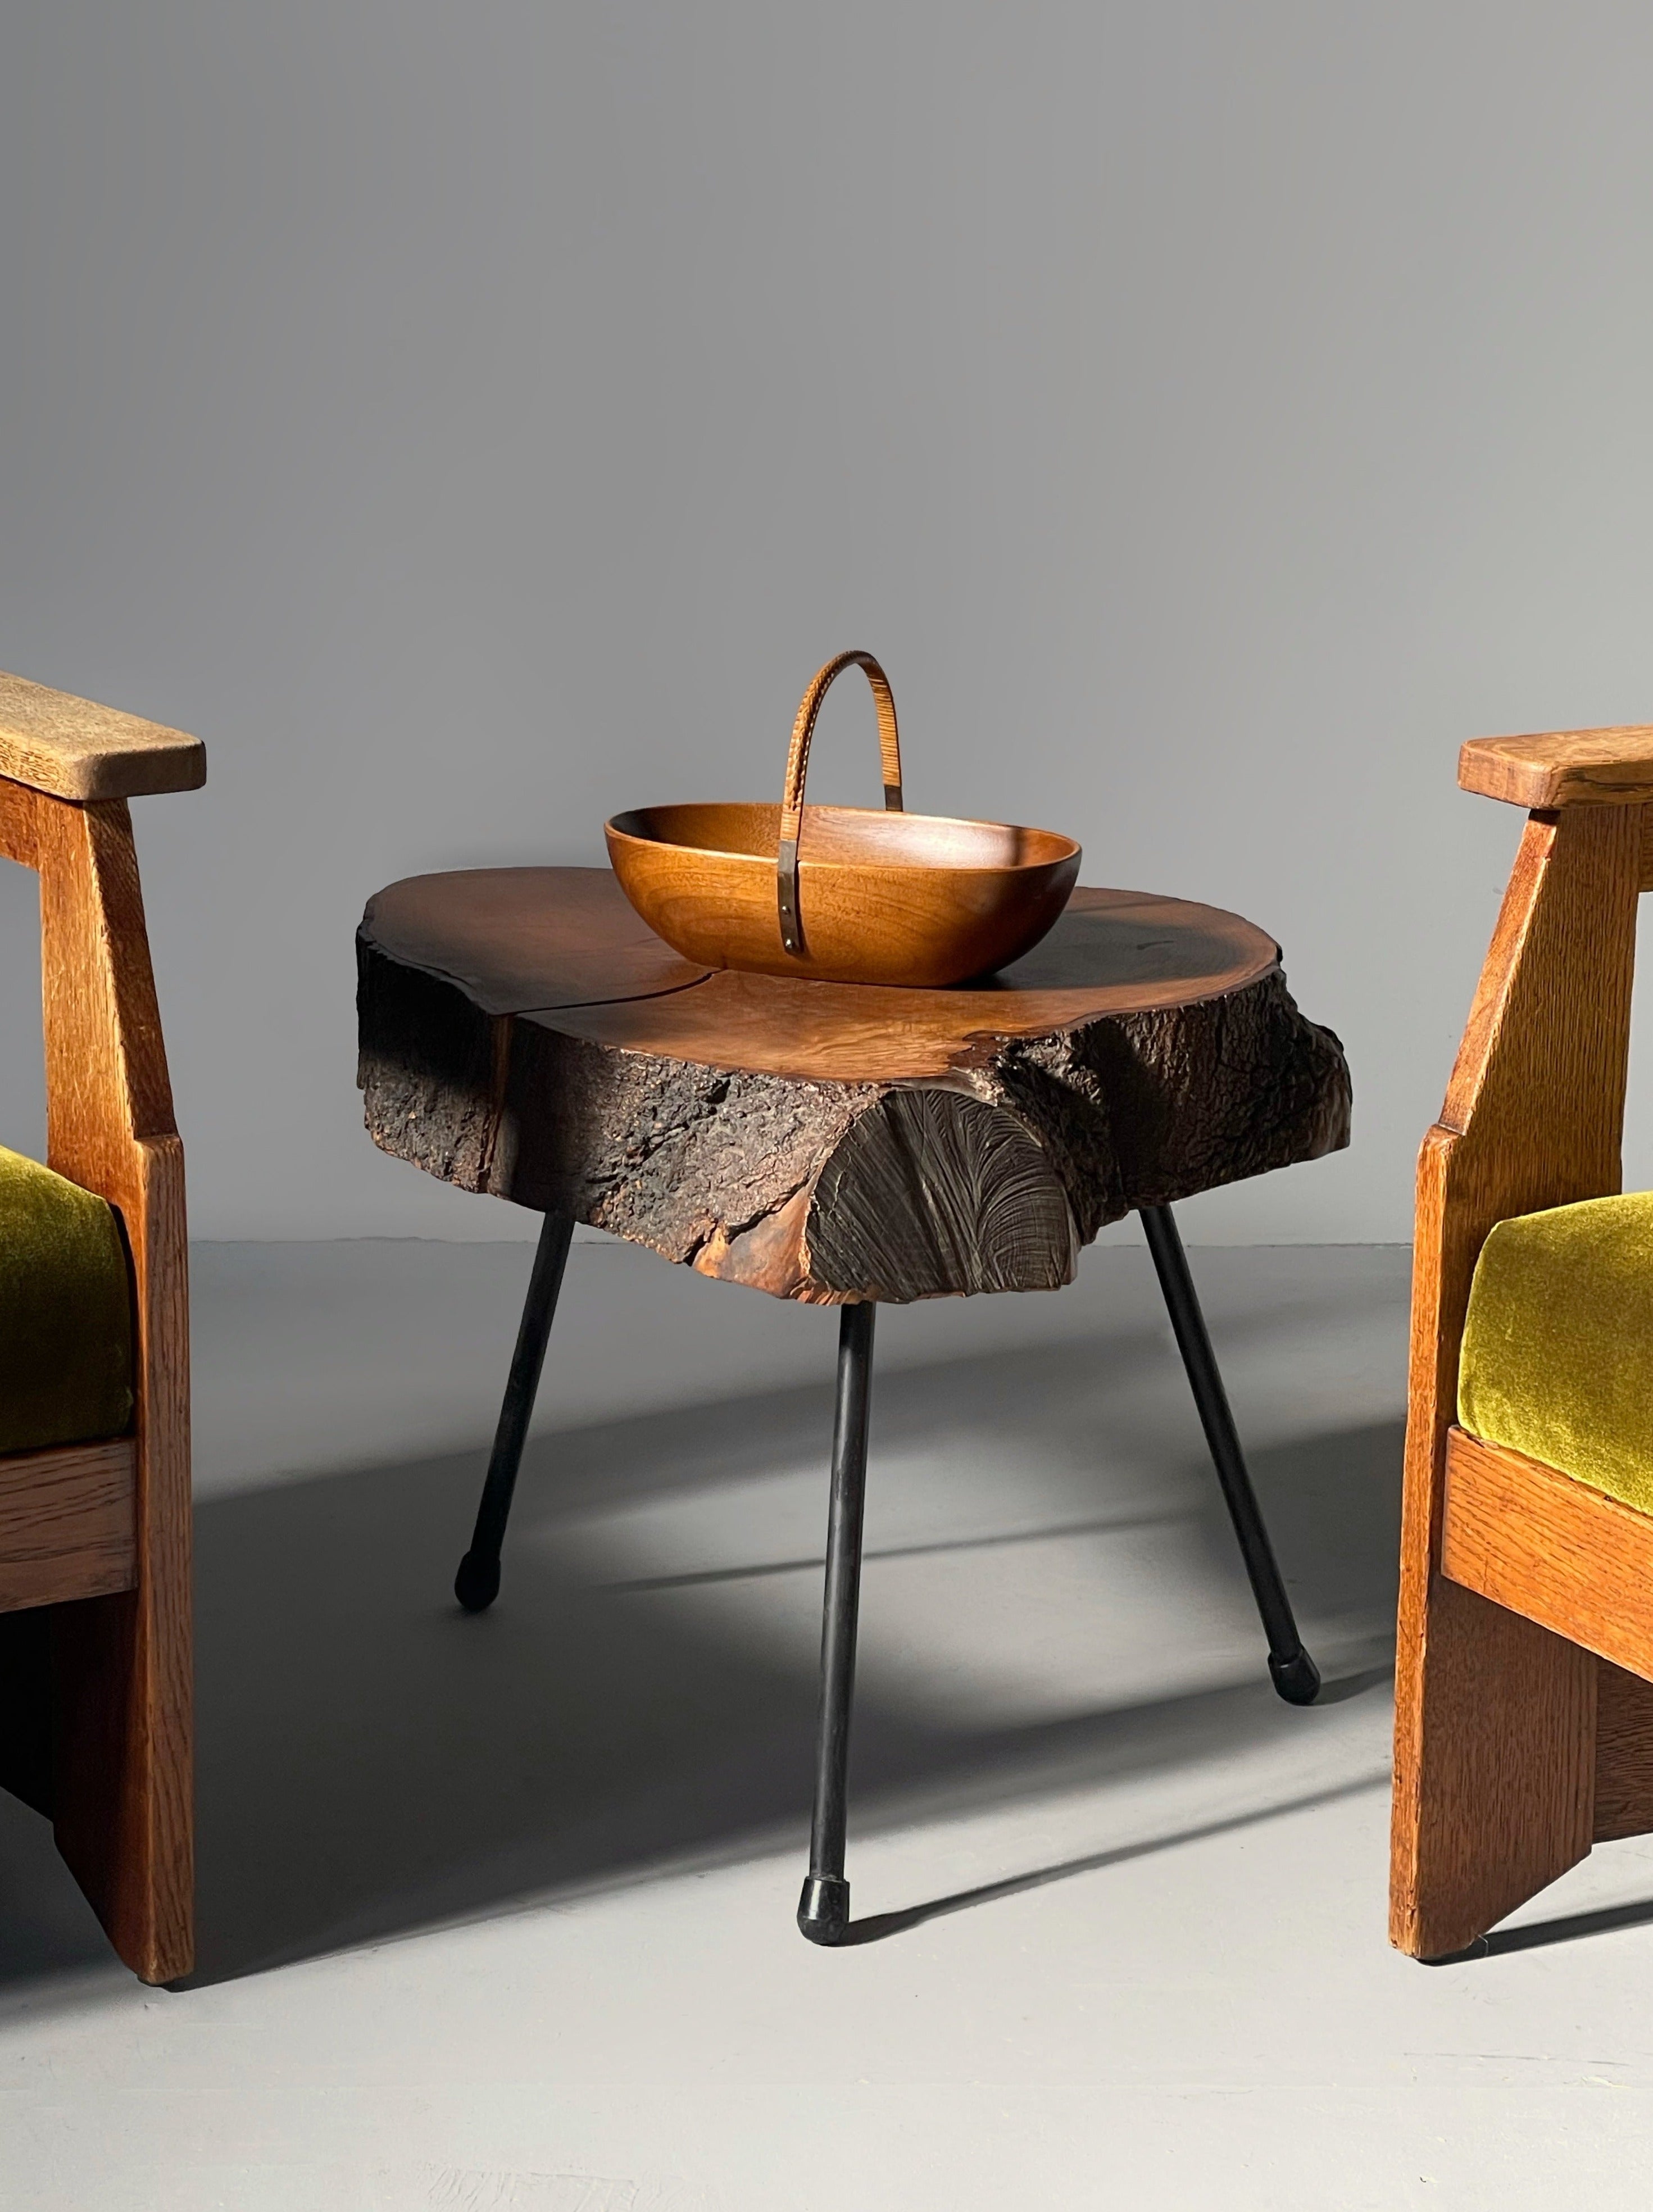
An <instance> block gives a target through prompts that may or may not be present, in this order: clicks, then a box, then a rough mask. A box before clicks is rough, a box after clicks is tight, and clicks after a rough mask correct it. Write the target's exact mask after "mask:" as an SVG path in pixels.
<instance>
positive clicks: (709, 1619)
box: [0, 1243, 1653, 2212]
mask: <svg viewBox="0 0 1653 2212" xmlns="http://www.w3.org/2000/svg"><path fill="white" fill-rule="evenodd" d="M527 1261H528V1252H527V1249H526V1248H524V1247H517V1246H501V1245H495V1246H486V1245H441V1244H428V1243H338V1244H322V1245H301V1244H292V1245H264V1246H216V1247H215V1246H207V1247H204V1248H202V1249H200V1250H199V1251H198V1255H197V1265H196V1276H195V1297H196V1311H197V1316H198V1377H197V1385H198V1389H197V1437H198V1487H199V1492H200V1498H201V1505H200V1511H199V1516H198V1546H199V1551H198V1557H199V1611H200V1632H199V1675H200V1699H201V1712H200V1723H201V1782H200V1811H201V1910H202V1939H203V1940H202V1966H201V1971H200V1972H199V1974H198V1977H197V1978H196V1979H195V1981H194V1983H193V1984H192V1985H191V1986H190V1987H189V1988H187V1989H185V1990H179V1991H176V1992H169V1991H160V1990H143V1989H142V1988H141V1987H140V1986H139V1985H137V1984H135V1983H133V1982H132V1981H131V1980H130V1979H129V1978H127V1977H126V1976H125V1974H124V1972H122V1971H121V1970H120V1969H119V1968H118V1967H115V1966H112V1965H111V1964H110V1963H109V1961H108V1960H107V1958H106V1954H105V1953H104V1951H103V1948H102V1945H101V1942H100V1938H99V1936H98V1935H97V1931H96V1930H95V1929H94V1927H93V1926H92V1925H91V1924H90V1923H89V1919H88V1915H87V1913H86V1911H85V1910H84V1908H83V1907H82V1905H81V1904H80V1901H79V1899H78V1897H77V1896H76V1893H75V1891H74V1890H73V1887H72V1886H71V1885H70V1883H69V1881H68V1880H67V1877H66V1876H65V1875H64V1874H63V1873H62V1871H61V1869H59V1868H58V1864H57V1862H56V1860H55V1858H54V1857H53V1856H52V1851H51V1848H50V1844H49V1839H48V1838H47V1835H46V1830H45V1827H44V1824H42V1823H41V1822H40V1821H39V1820H36V1819H35V1818H34V1817H33V1815H31V1814H27V1813H26V1812H25V1811H23V1810H22V1809H21V1808H19V1807H17V1806H16V1805H15V1803H14V1802H12V1801H10V1800H3V1801H0V1869H3V1880H4V1891H3V1898H0V2204H3V2205H4V2206H6V2207H8V2208H9V2207H13V2206H15V2207H25V2206H26V2207H31V2208H32V2207H36V2206H40V2207H52V2208H54V2212H56V2208H64V2207H77V2208H78V2207H87V2208H97V2212H128V2208H131V2212H137V2208H143V2212H149V2208H152V2207H153V2208H161V2207H165V2208H167V2212H198V2208H202V2209H203V2212H204V2208H207V2207H218V2206H227V2207H233V2208H236V2212H242V2208H246V2212H265V2208H269V2212H380V2208H384V2212H413V2208H417V2207H425V2206H453V2207H465V2208H472V2207H475V2208H484V2207H495V2206H509V2207H524V2208H532V2212H885V2208H889V2212H896V2208H899V2212H909V2208H913V2209H914V2212H929V2208H932V2207H933V2208H938V2212H941V2208H945V2212H975V2208H978V2207H979V2208H983V2212H986V2208H993V2212H1000V2208H1006V2212H1008V2208H1012V2207H1014V2208H1016V2212H1022V2208H1024V2207H1026V2208H1040V2212H1042V2208H1044V2207H1046V2206H1052V2207H1054V2206H1063V2207H1066V2206H1076V2207H1091V2206H1097V2207H1112V2206H1115V2205H1118V2206H1121V2207H1124V2206H1127V2205H1128V2206H1131V2207H1133V2208H1134V2207H1139V2206H1146V2207H1153V2208H1167V2212H1181V2209H1182V2208H1184V2207H1187V2208H1200V2212H1205V2209H1206V2208H1213V2207H1220V2208H1225V2212H1226V2209H1227V2208H1234V2212H1252V2208H1259V2212H1261V2208H1265V2207H1267V2208H1274V2207H1279V2208H1285V2207H1291V2208H1293V2212H1296V2208H1304V2207H1306V2208H1321V2207H1327V2208H1336V2209H1337V2212H1341V2208H1345V2207H1347V2208H1366V2207H1370V2208H1374V2212H1379V2208H1381V2212H1389V2208H1393V2207H1411V2206H1414V2205H1416V2206H1430V2207H1440V2206H1444V2207H1451V2208H1455V2212H1456V2208H1466V2212H1467V2209H1468V2208H1480V2207H1483V2206H1485V2207H1487V2208H1492V2207H1497V2208H1498V2212H1523V2209H1524V2208H1527V2207H1545V2208H1548V2207H1552V2206H1556V2207H1559V2206H1569V2205H1572V2204H1582V2203H1589V2204H1590V2205H1591V2206H1592V2207H1596V2208H1608V2212H1613V2208H1617V2207H1620V2206H1625V2207H1628V2206H1631V2205H1636V2206H1638V2207H1639V2206H1642V2205H1644V2203H1646V2202H1647V2200H1648V2197H1649V2195H1650V2191H1653V2006H1650V2002H1649V1997H1648V1990H1649V1988H1650V1984H1653V1848H1650V1846H1649V1845H1648V1844H1644V1843H1641V1842H1632V1843H1628V1844H1617V1845H1613V1846H1610V1847H1608V1848H1607V1850H1602V1851H1600V1852H1598V1853H1597V1854H1596V1855H1595V1857H1594V1858H1593V1859H1591V1860H1590V1861H1589V1862H1588V1863H1586V1865H1585V1866H1584V1867H1583V1868H1582V1869H1578V1870H1577V1872H1576V1873H1575V1874H1574V1875H1571V1876H1570V1877H1569V1878H1568V1880H1567V1881H1565V1883H1563V1884H1561V1885H1559V1887H1557V1888H1556V1889H1554V1890H1553V1891H1552V1892H1550V1893H1548V1895H1547V1897H1546V1898H1545V1899H1542V1900H1541V1904H1540V1905H1537V1906H1535V1907H1534V1908H1532V1909H1530V1910H1529V1911H1528V1912H1527V1913H1525V1914H1524V1915H1522V1916H1521V1918H1520V1922H1519V1923H1518V1926H1517V1929H1516V1930H1515V1931H1512V1932H1511V1933H1510V1935H1507V1936H1504V1937H1502V1938H1499V1939H1497V1942H1498V1948H1495V1950H1494V1953H1493V1955H1492V1956H1490V1957H1488V1958H1486V1959H1484V1960H1478V1961H1475V1962H1474V1963H1472V1964H1468V1965H1463V1966H1451V1967H1446V1968H1440V1969H1433V1970H1431V1969H1425V1968H1421V1967H1419V1966H1415V1965H1413V1964H1411V1963H1410V1962H1408V1961H1406V1960H1401V1959H1400V1958H1398V1957H1396V1956H1395V1954H1393V1953H1391V1952H1390V1951H1389V1950H1388V1948H1386V1946H1385V1943H1384V1941H1383V1889H1384V1850H1385V1822H1386V1814H1387V1798H1386V1787H1385V1784H1386V1770H1387V1760H1388V1749H1389V1743H1388V1737H1389V1682H1388V1659H1389V1649H1390V1609H1391V1606H1392V1601H1393V1575H1394V1570H1393V1555H1394V1548H1395V1517H1396V1504H1397V1493H1398V1456H1399V1439H1400V1427H1399V1422H1400V1414H1401V1403H1402V1395H1403V1372H1402V1366H1403V1352H1404V1335H1405V1304H1406V1267H1407V1255H1405V1254H1404V1252H1401V1251H1400V1250H1397V1249H1341V1250H1328V1249H1267V1250H1251V1251H1245V1250H1207V1251H1196V1252H1195V1253H1194V1265H1195V1269H1196V1273H1197V1274H1198V1276H1199V1279H1200V1284H1201V1287H1202V1290H1203V1291H1204V1292H1205V1295H1206V1301H1207V1309H1208V1312H1209V1315H1210V1318H1211V1321H1212V1328H1213V1334H1215V1335H1216V1337H1217V1340H1218V1349H1219V1352H1220V1354H1221V1356H1222V1358H1223V1360H1224V1363H1225V1370H1226V1373H1227V1376H1228V1381H1229V1384H1230V1388H1231V1394H1232V1396H1233V1398H1234V1401H1235V1405H1236V1409H1237V1413H1238V1416H1239V1419H1240V1421H1241V1424H1242V1426H1243V1431H1244V1432H1245V1434H1246V1436H1247V1438H1248V1440H1249V1444H1250V1446H1251V1449H1252V1453H1253V1459H1254V1464H1255V1472H1256V1475H1257V1479H1258V1483H1259V1487H1260V1489H1261V1492H1262V1494H1263V1497H1264V1500H1265V1504H1266V1505H1267V1510H1268V1512H1269V1514H1270V1516H1271V1520H1272V1522H1273V1527H1274V1529H1275V1533H1276V1535H1277V1538H1278V1541H1279V1548H1280V1551H1281V1553H1282V1555H1283V1558H1284V1560H1285V1565H1286V1568H1287V1571H1288V1573H1289V1576H1290V1578H1291V1583H1292V1587H1293V1589H1294V1592H1295V1594H1296V1596H1297V1601H1298V1604H1299V1606H1300V1607H1301V1611H1302V1615H1303V1619H1304V1627H1305V1631H1306V1632H1307V1633H1308V1635H1309V1637H1310V1641H1311V1643H1312V1644H1313V1646H1314V1648H1315V1649H1316V1652H1317V1654H1318V1656H1319V1657H1320V1659H1321V1661H1322V1667H1323V1668H1324V1669H1325V1671H1326V1673H1327V1674H1328V1678H1330V1680H1331V1681H1332V1685H1333V1687H1332V1693H1331V1695H1330V1697H1329V1698H1328V1701H1327V1702H1326V1703H1325V1704H1324V1705H1322V1706H1321V1707H1319V1708H1316V1710H1314V1711H1310V1712H1306V1713H1305V1712H1299V1711H1291V1710H1289V1709H1287V1708H1286V1707H1285V1706H1283V1705H1280V1704H1279V1702H1278V1701H1277V1700H1276V1699H1274V1698H1273V1695H1272V1693H1271V1692H1270V1690H1269V1688H1268V1686H1267V1681H1266V1680H1265V1679H1264V1677H1263V1672H1262V1665H1261V1644H1260V1640H1259V1637H1258V1633H1257V1630H1256V1627H1255V1620H1254V1618H1253V1616H1252V1613H1251V1611H1250V1607H1249V1598H1248V1595H1247V1592H1246V1589H1245V1586H1244V1583H1243V1578H1242V1577H1241V1574H1240V1571H1239V1568H1238V1565H1237V1558H1236V1556H1235V1553H1234V1551H1233V1547H1232V1542H1231V1538H1230V1536H1229V1534H1228V1532H1227V1529H1226V1526H1225V1522H1224V1519H1223V1516H1222V1512H1221V1509H1220V1505H1219V1504H1218V1501H1217V1498H1216V1495H1215V1490H1214V1484H1213V1481H1212V1476H1211V1474H1210V1472H1209V1468H1208V1466H1207V1464H1206V1462H1205V1459H1204V1456H1203V1452H1202V1449H1201V1446H1200V1437H1199V1433H1198V1430H1197V1427H1196V1425H1195V1424H1194V1417H1193V1414H1192V1411H1191V1408H1190V1406H1189V1404H1188V1397H1187V1392H1186V1388H1185V1385H1184V1384H1183V1382H1182V1375H1181V1370H1180V1369H1179V1367H1178V1366H1177V1364H1176V1357H1175V1353H1174V1352H1173V1350H1172V1348H1171V1346H1170V1339H1169V1334H1168V1332H1167V1331H1166V1329H1165V1328H1164V1322H1163V1321H1162V1320H1161V1318H1160V1316H1159V1311H1158V1304H1157V1297H1156V1293H1155V1291H1154V1288H1153V1284H1152V1273H1151V1271H1150V1269H1149V1267H1148V1265H1147V1262H1146V1257H1145V1256H1144V1255H1142V1254H1140V1253H1139V1252H1138V1251H1136V1250H1134V1249H1130V1248H1128V1247H1121V1246H1111V1247H1109V1248H1107V1249H1103V1250H1099V1251H1097V1252H1095V1253H1093V1254H1092V1255H1090V1257H1089V1258H1088V1260H1087V1262H1086V1265H1085V1271H1084V1273H1083V1274H1082V1276H1081V1279H1080V1281H1079V1284H1078V1285H1075V1286H1074V1288H1073V1289H1072V1290H1071V1291H1066V1292H1064V1293H1062V1294H1061V1295H1060V1296H1059V1297H1052V1298H1036V1297H1027V1298H1020V1299H994V1300H987V1299H982V1300H975V1301H973V1302H970V1303H969V1304H963V1305H959V1304H945V1305H936V1306H931V1307H926V1308H921V1309H915V1310H904V1311H903V1310H885V1311H884V1313H883V1314H881V1316H880V1318H879V1323H878V1328H879V1346H878V1350H879V1358H880V1370H879V1383H878V1390H877V1392H876V1395H875V1400H874V1415H873V1418H874V1443H873V1454H872V1486H871V1502H870V1505H869V1516H868V1530H867V1541H868V1546H869V1550H870V1553H871V1557H870V1559H869V1562H868V1566H867V1571H866V1595H865V1602H864V1609H863V1617H862V1619H863V1625H862V1647H861V1648H862V1662H861V1674H860V1704H859V1707H858V1717H857V1736H856V1756H855V1771H854V1821H853V1827H852V1838H851V1844H852V1849H851V1864H850V1874H851V1877H852V1881H853V1883H854V1901H855V1907H856V1911H857V1913H858V1915H859V1916H860V1917H861V1918H862V1919H863V1920H864V1921H865V1922H866V1923H867V1927H866V1934H867V1936H868V1937H869V1939H870V1940H868V1941H866V1942H863V1943H860V1944H859V1945H857V1946H856V1947H854V1948H850V1949H848V1950H845V1951H842V1952H840V1953H835V1954H827V1953H821V1952H817V1951H814V1950H811V1948H809V1947H808V1946H806V1945H805V1943H804V1942H801V1941H800V1939H799V1937H798V1936H797V1935H796V1934H795V1932H794V1931H793V1927H792V1924H791V1923H792V1912H793V1905H794V1904H795V1900H796V1896H797V1891H798V1887H799V1879H800V1877H801V1874H802V1858H801V1849H802V1844H803V1839H804V1836H805V1824H806V1809H807V1789H808V1754H809V1741H810V1732H811V1722H812V1709H813V1701H814V1680H813V1675H814V1661H815V1647H816V1639H817V1632H818V1627H817V1623H818V1604H819V1582H820V1568H819V1558H820V1543H821V1535H822V1529H823V1521H824V1510H825V1499H824V1464H825V1456H826V1450H827V1444H828V1436H829V1430H830V1375H831V1367H832V1359H833V1346H834V1340H835V1334H836V1329H835V1320H834V1316H831V1315H830V1314H826V1313H820V1312H811V1311H806V1310H795V1309H791V1308H786V1307H781V1306H777V1305H775V1304H772V1303H770V1302H769V1301H768V1300H765V1299H763V1298H760V1297H756V1296H751V1295H748V1294H745V1293H737V1292H735V1291H730V1290H727V1289H725V1288H723V1287H721V1286H719V1285H708V1284H705V1283H702V1282H700V1281H699V1280H697V1279H694V1278H690V1277H685V1276H684V1275H682V1274H680V1273H678V1272H676V1271H674V1270H672V1269H670V1268H668V1267H664V1266H662V1265H661V1264H660V1263H659V1262H658V1261H653V1260H652V1259H651V1258H649V1257H648V1256H647V1255H643V1254H640V1253H636V1252H632V1251H628V1250H623V1249H618V1248H616V1247H612V1246H608V1245H601V1244H582V1245H579V1246H577V1247H576V1248H575V1250H574V1256H573V1261H572V1263H571V1267H570V1274H569V1281H568V1290H567V1291H566V1292H565V1306H564V1314H563V1318H562V1321H560V1322H559V1324H558V1331H557V1334H556V1338H555V1340H554V1342H553V1348H552V1353H551V1358H550V1363H549V1365H548V1370H547V1375H546V1382H545V1387H544V1405H543V1408H542V1413H541V1425H540V1428H539V1430H538V1433H537V1436H536V1439H535V1441H534V1443H532V1445H531V1448H530V1453H529V1457H528V1461H527V1463H526V1470H525V1476H524V1483H523V1488H522V1492H521V1493H520V1502H519V1509H518V1516H517V1522H516V1527H515V1529H514V1541H513V1544H512V1547H511V1549H510V1552H509V1554H508V1556H507V1578H506V1585H505V1590H504V1594H503V1595H502V1597H501V1601H500V1604H499V1606H498V1607H497V1608H496V1610H495V1612H494V1613H491V1614H489V1615H488V1616H486V1617H484V1618H483V1619H481V1620H467V1619H465V1618H463V1617H461V1616H460V1615H459V1614H458V1613H457V1612H456V1610H455V1609H454V1608H453V1605H452V1602H451V1601H450V1599H449V1597H448V1595H447V1593H448V1588H449V1583H450V1582H451V1577H452V1573H453V1565H454V1564H455V1561H456V1559H457V1557H458V1554H459V1551H460V1550H461V1549H462V1548H463V1547H464V1543H465V1538H466V1534H467V1532H468V1526H469V1517H470V1513H471V1505H472V1502H473V1498H474V1493H475V1490H476V1486H477V1481H478V1480H479V1477H480V1474H481V1469H482V1464H483V1455H484V1451H485V1446H486V1441H487V1437H488V1435H489V1431H490V1429H491V1425H492V1419H493V1413H494V1407H495V1401H496V1396H497V1392H498V1389H499V1386H500V1383H501V1377H502V1371H503V1368H504V1364H505V1362H506V1359H507V1356H508V1352H509V1348H510V1341H511V1337H512V1333H513V1330H514V1323H515V1309H516V1304H517V1302H518V1300H519V1298H520V1295H521V1291H522V1288H523V1285H524V1284H525V1281H526V1270H527ZM1592 1916H1595V1917H1592Z"/></svg>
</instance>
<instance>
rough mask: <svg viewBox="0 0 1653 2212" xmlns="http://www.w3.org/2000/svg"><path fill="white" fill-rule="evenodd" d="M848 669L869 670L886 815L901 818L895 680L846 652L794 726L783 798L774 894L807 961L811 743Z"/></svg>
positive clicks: (821, 679)
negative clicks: (801, 862)
mask: <svg viewBox="0 0 1653 2212" xmlns="http://www.w3.org/2000/svg"><path fill="white" fill-rule="evenodd" d="M846 668H864V669H865V670H866V680H867V682H868V683H869V684H871V685H872V702H873V704H874V706H876V707H877V708H878V757H879V759H880V761H881V762H882V763H883V767H884V811H886V813H890V814H899V813H900V812H901V811H902V806H901V733H900V732H899V731H898V730H897V728H896V696H895V694H894V692H893V691H891V690H890V678H888V677H887V676H886V675H885V674H884V671H883V669H882V668H880V667H879V665H878V662H877V661H876V660H874V659H873V658H872V654H871V653H839V654H838V656H837V658H836V659H833V660H829V661H828V662H827V664H826V665H825V667H824V668H823V669H820V670H818V671H817V674H816V677H815V680H814V682H813V683H812V684H811V685H810V687H809V690H807V691H805V694H804V696H803V699H802V701H801V702H800V704H799V708H798V720H796V721H795V722H794V723H793V726H792V744H791V746H790V748H789V749H788V750H787V785H786V789H785V790H784V791H783V792H782V793H781V850H780V853H779V854H778V856H777V859H776V863H775V889H776V892H777V894H778V896H779V899H780V905H781V944H782V945H785V947H786V949H787V951H788V952H791V953H794V954H796V955H797V957H799V959H802V958H803V957H805V946H804V925H803V920H802V917H801V916H800V915H799V911H798V836H799V830H800V829H802V828H803V825H804V780H805V777H806V776H807V775H808V774H809V748H810V741H811V738H813V737H814V735H815V720H816V717H817V715H818V714H819V713H820V711H821V702H822V700H823V699H824V698H825V697H826V695H827V693H828V691H829V690H830V689H831V687H832V685H833V684H834V683H835V682H836V679H837V678H839V677H840V676H842V674H843V672H844V671H845V669H846Z"/></svg>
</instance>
